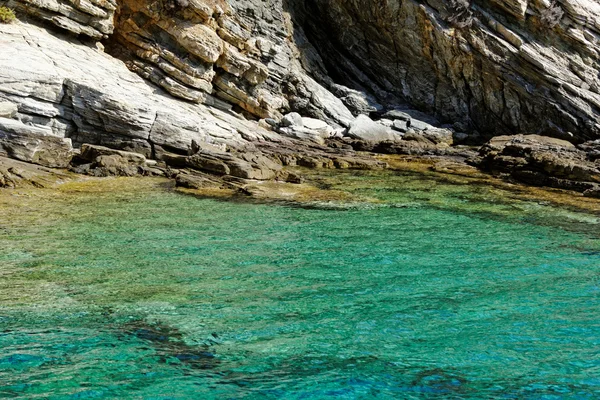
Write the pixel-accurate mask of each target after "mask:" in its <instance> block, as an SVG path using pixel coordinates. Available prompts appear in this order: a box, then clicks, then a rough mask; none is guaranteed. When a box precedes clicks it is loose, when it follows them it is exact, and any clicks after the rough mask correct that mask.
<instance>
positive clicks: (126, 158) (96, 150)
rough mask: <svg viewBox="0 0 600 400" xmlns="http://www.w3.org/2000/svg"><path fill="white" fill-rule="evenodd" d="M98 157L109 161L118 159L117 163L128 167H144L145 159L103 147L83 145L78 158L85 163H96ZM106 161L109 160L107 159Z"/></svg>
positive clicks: (136, 154)
mask: <svg viewBox="0 0 600 400" xmlns="http://www.w3.org/2000/svg"><path fill="white" fill-rule="evenodd" d="M99 157H112V158H110V160H115V159H117V158H118V159H120V160H121V161H119V163H124V164H129V165H146V161H147V160H146V157H144V156H143V155H141V154H138V153H132V152H129V151H121V150H114V149H110V148H108V147H104V146H95V145H91V144H87V143H86V144H83V145H82V146H81V152H80V154H79V158H81V159H82V160H85V161H97V159H98V158H99ZM106 160H109V159H108V158H107V159H106Z"/></svg>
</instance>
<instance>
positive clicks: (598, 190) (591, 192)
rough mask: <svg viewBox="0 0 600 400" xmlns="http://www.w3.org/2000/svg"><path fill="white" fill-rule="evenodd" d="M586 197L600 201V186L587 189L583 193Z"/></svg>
mask: <svg viewBox="0 0 600 400" xmlns="http://www.w3.org/2000/svg"><path fill="white" fill-rule="evenodd" d="M583 195H584V196H585V197H594V198H596V199H600V185H596V186H594V187H592V188H590V189H587V190H586V191H584V192H583Z"/></svg>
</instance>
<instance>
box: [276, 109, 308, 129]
mask: <svg viewBox="0 0 600 400" xmlns="http://www.w3.org/2000/svg"><path fill="white" fill-rule="evenodd" d="M281 126H284V127H288V126H298V127H303V126H304V123H303V122H302V116H301V115H300V114H298V113H297V112H291V113H288V114H286V115H284V116H283V118H282V119H281Z"/></svg>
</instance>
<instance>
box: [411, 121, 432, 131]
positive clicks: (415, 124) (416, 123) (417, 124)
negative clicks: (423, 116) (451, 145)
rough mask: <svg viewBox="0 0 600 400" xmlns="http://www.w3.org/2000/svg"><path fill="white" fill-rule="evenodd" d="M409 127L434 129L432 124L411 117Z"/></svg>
mask: <svg viewBox="0 0 600 400" xmlns="http://www.w3.org/2000/svg"><path fill="white" fill-rule="evenodd" d="M410 127H411V128H412V129H415V130H419V131H426V130H428V129H434V128H435V127H434V126H433V125H430V124H428V123H427V122H423V121H419V120H418V119H414V118H413V119H411V121H410Z"/></svg>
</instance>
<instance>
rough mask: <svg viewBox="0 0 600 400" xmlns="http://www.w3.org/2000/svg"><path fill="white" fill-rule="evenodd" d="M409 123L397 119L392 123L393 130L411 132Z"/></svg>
mask: <svg viewBox="0 0 600 400" xmlns="http://www.w3.org/2000/svg"><path fill="white" fill-rule="evenodd" d="M408 125H409V121H406V120H401V119H397V120H395V121H394V122H393V123H392V126H391V127H392V129H393V130H395V131H398V132H402V133H406V132H408V130H409V126H408Z"/></svg>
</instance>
